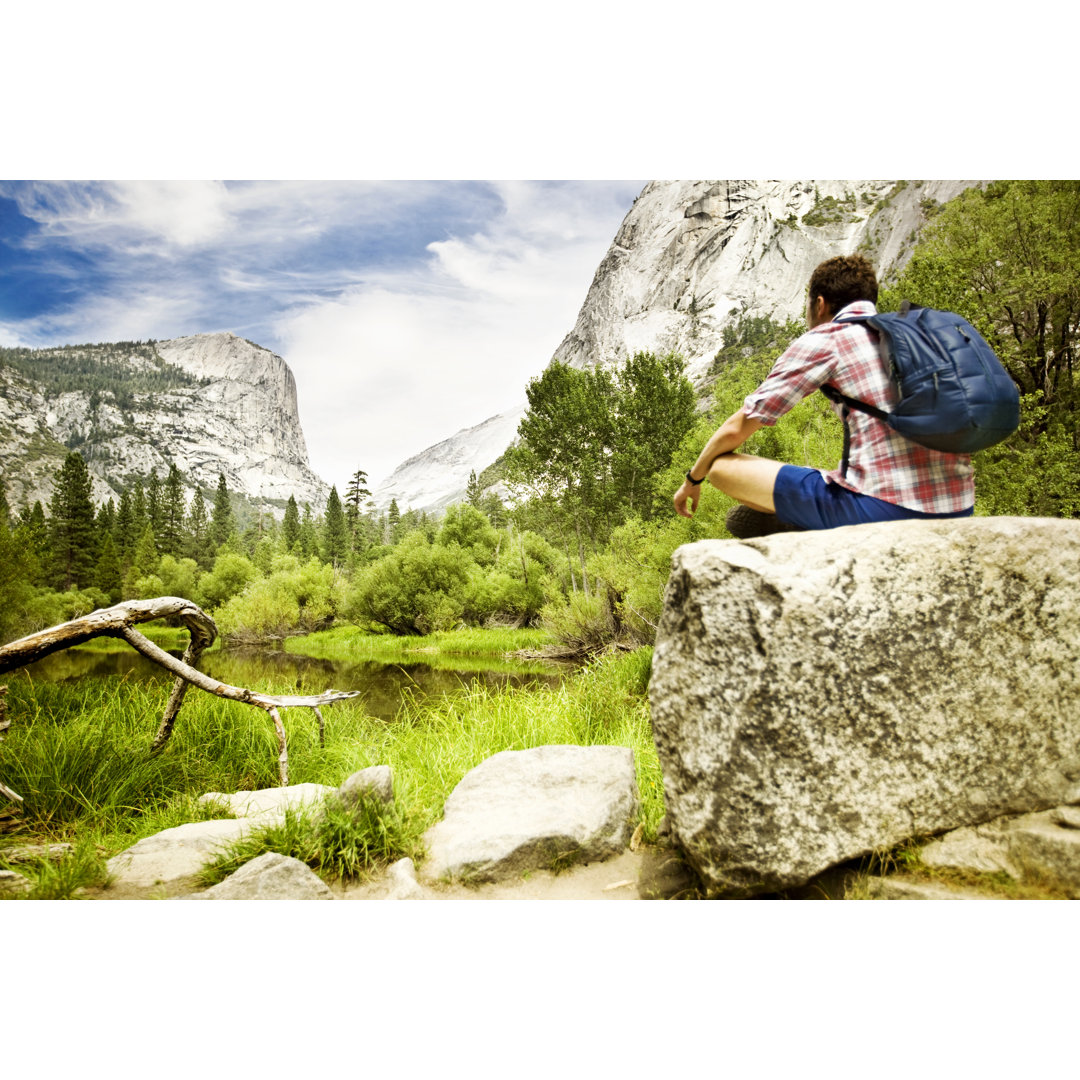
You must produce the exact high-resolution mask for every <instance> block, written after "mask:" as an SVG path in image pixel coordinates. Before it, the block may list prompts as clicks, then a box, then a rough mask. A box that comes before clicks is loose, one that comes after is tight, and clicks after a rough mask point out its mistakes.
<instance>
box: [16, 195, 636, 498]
mask: <svg viewBox="0 0 1080 1080" xmlns="http://www.w3.org/2000/svg"><path fill="white" fill-rule="evenodd" d="M644 184H645V181H644V180H612V181H605V180H585V181H505V180H504V181H421V180H411V181H314V180H295V181H239V182H230V181H219V180H137V181H120V180H114V181H94V182H89V181H83V182H77V181H44V182H42V181H37V182H35V181H0V345H4V346H9V347H10V346H27V347H31V348H40V347H43V346H47V345H61V344H77V343H84V342H106V341H108V342H111V341H130V340H145V339H148V338H153V339H155V340H166V339H169V338H174V337H182V336H185V335H188V334H199V333H209V332H216V331H222V330H231V331H232V332H233V333H235V334H237V335H239V336H240V337H245V338H248V339H250V340H251V341H254V342H256V343H258V344H260V345H263V346H265V347H266V348H269V349H271V350H272V351H274V352H276V353H278V354H279V355H281V356H283V357H284V358H285V360H286V361H287V362H288V364H289V366H290V367H291V368H292V370H293V374H294V375H295V377H296V382H297V396H298V400H299V409H300V420H301V424H302V425H303V429H304V433H305V437H306V439H307V445H308V452H309V457H310V460H311V464H312V467H313V468H314V469H315V471H316V472H317V473H318V474H319V475H320V476H322V477H323V478H324V479H325V480H326V481H327V482H328V483H332V484H336V485H337V486H338V488H339V489H342V488H343V487H344V485H345V483H346V481H347V480H348V478H349V477H350V476H351V475H352V473H353V472H355V471H356V470H357V469H363V470H364V471H365V472H367V474H368V477H369V479H370V480H371V481H373V483H378V482H379V481H380V480H381V479H383V478H385V477H386V476H387V475H388V474H389V473H390V472H391V471H392V470H393V469H394V468H395V466H397V465H398V464H400V463H401V462H402V461H404V460H405V459H406V458H408V457H410V456H411V455H413V454H415V453H417V452H419V451H420V450H423V449H425V448H426V447H428V446H431V445H433V444H434V443H436V442H439V441H440V440H442V439H444V438H447V437H448V436H450V435H452V434H454V433H455V432H457V431H459V430H461V429H462V428H465V427H470V426H472V425H474V424H478V423H480V422H482V421H483V420H486V419H487V418H488V417H490V416H493V415H495V414H496V413H498V412H502V411H504V410H506V409H508V408H511V407H512V406H514V405H517V404H519V403H521V402H523V401H524V400H525V386H526V384H527V382H528V380H529V379H530V378H532V377H533V376H536V375H539V374H540V372H541V371H543V369H544V367H545V366H546V365H547V363H548V362H549V361H550V359H551V356H552V354H553V352H554V350H555V349H556V347H557V346H558V345H559V343H560V342H561V341H562V339H563V337H564V336H565V335H566V334H567V333H568V332H569V331H570V330H571V329H572V328H573V326H574V322H575V320H576V318H577V314H578V310H579V309H580V307H581V304H582V302H583V301H584V299H585V295H586V293H587V291H588V288H589V284H590V283H591V281H592V276H593V274H594V272H595V270H596V268H597V266H598V264H599V262H600V260H601V259H602V258H603V256H604V254H605V253H606V251H607V249H608V247H609V246H610V244H611V241H612V239H613V238H614V236H615V233H616V231H617V230H618V227H619V225H620V223H621V222H622V220H623V218H624V217H625V215H626V213H627V211H628V210H629V209H630V207H631V205H632V203H633V201H634V199H635V197H636V196H637V195H638V193H639V192H640V191H641V189H642V187H643V186H644Z"/></svg>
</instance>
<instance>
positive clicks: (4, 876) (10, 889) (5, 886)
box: [0, 870, 33, 900]
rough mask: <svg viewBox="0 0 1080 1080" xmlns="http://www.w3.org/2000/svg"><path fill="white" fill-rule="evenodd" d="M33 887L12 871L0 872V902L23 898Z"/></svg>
mask: <svg viewBox="0 0 1080 1080" xmlns="http://www.w3.org/2000/svg"><path fill="white" fill-rule="evenodd" d="M31 888H33V886H32V885H31V884H30V881H29V880H28V879H27V878H25V877H23V875H22V874H18V873H16V872H15V871H14V870H0V900H16V899H18V898H19V897H20V896H25V895H26V894H27V893H28V892H29V891H30V890H31Z"/></svg>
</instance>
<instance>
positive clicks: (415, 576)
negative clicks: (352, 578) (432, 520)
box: [346, 531, 476, 634]
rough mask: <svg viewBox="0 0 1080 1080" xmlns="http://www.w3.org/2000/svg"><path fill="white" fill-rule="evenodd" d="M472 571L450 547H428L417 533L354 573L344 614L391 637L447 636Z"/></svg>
mask: <svg viewBox="0 0 1080 1080" xmlns="http://www.w3.org/2000/svg"><path fill="white" fill-rule="evenodd" d="M475 566H476V563H475V562H474V560H473V559H472V557H471V556H470V555H469V554H468V553H467V552H466V551H465V550H464V549H463V548H460V547H458V546H457V545H456V544H454V545H452V546H450V547H443V546H441V545H439V544H431V543H429V542H428V539H427V537H426V536H424V534H423V533H421V532H419V531H417V532H412V533H410V534H409V535H408V536H407V537H405V539H404V540H402V541H401V543H400V544H398V546H397V547H396V548H394V550H393V551H392V552H391V553H390V554H389V555H386V556H384V557H383V558H381V559H379V560H378V561H377V562H375V563H372V564H371V565H370V566H368V567H365V568H364V569H363V570H362V571H361V572H360V573H359V575H358V576H357V578H356V582H355V584H354V586H353V589H352V592H351V593H350V595H349V599H348V602H347V605H346V614H347V615H348V617H349V618H352V619H356V620H359V621H362V622H371V623H375V624H376V625H378V626H384V627H385V628H386V629H387V630H389V631H391V632H392V633H395V634H432V633H435V632H436V631H439V630H451V629H453V628H454V627H455V626H456V625H457V624H458V622H459V621H460V620H461V618H462V616H463V615H464V613H465V603H466V597H467V596H468V593H469V582H470V572H471V571H472V569H473V567H475Z"/></svg>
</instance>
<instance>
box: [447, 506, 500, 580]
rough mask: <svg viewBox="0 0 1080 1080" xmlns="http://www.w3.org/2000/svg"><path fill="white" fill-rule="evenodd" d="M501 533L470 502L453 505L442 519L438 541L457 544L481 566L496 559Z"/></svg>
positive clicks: (489, 563)
mask: <svg viewBox="0 0 1080 1080" xmlns="http://www.w3.org/2000/svg"><path fill="white" fill-rule="evenodd" d="M498 542H499V535H498V533H496V531H495V530H494V529H493V528H492V526H491V522H489V521H488V519H487V517H485V515H484V514H483V513H481V512H480V511H479V510H477V509H476V508H475V507H474V506H470V505H469V504H468V503H458V504H457V505H455V506H451V507H450V508H449V509H448V510H447V511H446V514H445V516H444V517H443V520H442V525H441V526H440V528H439V532H438V535H437V537H436V543H439V544H441V545H442V546H443V547H449V546H450V545H452V544H456V545H457V546H458V547H460V548H463V549H464V550H465V551H467V552H468V553H469V555H470V556H471V557H472V558H473V559H474V560H475V561H476V562H477V563H479V564H480V565H481V566H490V565H491V564H492V563H494V561H495V549H496V547H497V545H498Z"/></svg>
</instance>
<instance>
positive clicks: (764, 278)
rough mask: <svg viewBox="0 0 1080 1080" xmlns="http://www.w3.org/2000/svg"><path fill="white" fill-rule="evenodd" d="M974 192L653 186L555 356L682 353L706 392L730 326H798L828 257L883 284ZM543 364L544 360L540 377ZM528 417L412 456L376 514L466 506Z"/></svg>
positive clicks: (930, 183)
mask: <svg viewBox="0 0 1080 1080" xmlns="http://www.w3.org/2000/svg"><path fill="white" fill-rule="evenodd" d="M977 183H980V181H975V180H925V181H923V180H913V181H897V180H876V181H875V180H865V181H863V180H855V181H846V180H799V181H783V180H657V181H653V182H651V183H650V184H648V185H647V186H646V187H645V189H644V190H643V191H642V192H641V194H640V195H639V196H638V197H637V199H636V200H635V202H634V205H633V207H632V208H631V209H630V212H629V213H628V214H627V215H626V218H625V220H624V221H623V223H622V226H621V227H620V228H619V231H618V233H617V234H616V236H615V239H614V241H613V242H612V245H611V247H610V249H609V250H608V253H607V254H606V255H605V256H604V258H603V260H602V261H601V263H600V266H599V267H598V268H597V271H596V275H595V277H594V278H593V282H592V285H591V287H590V288H589V291H588V294H587V295H586V297H585V302H584V303H583V304H582V307H581V311H580V313H579V314H578V318H577V322H576V323H575V325H574V328H573V329H572V330H571V331H570V333H569V334H568V335H567V336H566V338H565V339H564V340H563V342H562V343H561V344H560V345H559V347H558V349H557V350H556V351H555V357H554V358H555V359H558V360H561V361H562V362H563V363H566V364H570V365H571V366H572V367H577V368H587V367H592V366H595V365H597V364H616V363H620V362H622V361H623V360H625V359H626V358H627V357H629V356H632V355H633V354H634V353H635V352H638V351H645V352H656V353H666V352H678V353H680V354H682V355H683V356H684V357H685V358H686V360H687V363H688V368H689V374H690V377H691V378H692V379H694V380H695V381H696V382H699V383H702V382H703V381H704V380H703V377H704V375H705V373H706V371H707V369H708V367H709V364H710V362H711V360H712V358H713V356H714V355H715V354H716V352H717V350H718V349H719V348H720V345H721V344H722V338H723V331H724V327H725V325H727V324H728V323H729V322H730V321H731V320H732V319H733V318H735V317H737V316H738V315H739V314H740V313H743V312H746V313H748V314H750V315H771V316H772V317H773V318H775V319H777V320H778V321H784V320H786V319H788V318H801V317H802V316H803V314H804V310H805V303H806V284H807V281H808V280H809V277H810V274H811V272H812V271H813V269H814V267H815V266H816V265H817V264H818V263H819V262H821V261H822V260H824V259H827V258H830V257H832V256H833V255H847V254H852V253H853V252H856V251H860V252H862V253H863V254H865V255H867V257H868V258H870V259H871V261H872V262H873V263H874V265H875V268H876V269H877V271H878V275H879V277H880V278H882V279H887V278H888V277H889V275H891V274H893V273H894V272H895V271H897V270H898V269H899V268H900V267H901V266H902V265H903V264H904V262H905V261H906V260H907V257H908V256H909V255H910V253H911V250H912V246H913V243H914V239H915V237H916V235H917V233H918V230H919V229H920V228H921V227H922V225H923V224H924V222H925V221H926V219H927V216H928V212H931V211H932V210H933V209H934V204H937V203H944V202H947V201H948V200H949V199H952V198H955V197H956V196H957V195H959V194H960V192H962V191H963V190H964V189H965V188H967V187H971V186H972V185H974V184H977ZM544 363H545V360H544V358H539V363H538V365H537V373H539V371H540V370H541V368H542V366H543V364H544ZM523 409H524V406H518V407H516V408H514V409H512V410H508V411H507V412H505V413H502V414H500V416H498V417H493V418H492V419H491V420H488V421H486V422H485V424H483V425H480V427H479V428H470V429H468V430H466V431H462V432H459V433H458V434H457V435H454V436H452V437H451V438H450V439H447V440H444V441H443V442H441V443H439V444H438V446H436V447H431V448H430V449H428V450H425V451H422V452H421V453H419V454H417V455H415V456H414V457H412V458H410V459H409V460H408V461H407V462H405V463H404V464H403V465H400V466H399V467H398V468H397V469H396V470H395V471H394V473H393V474H392V475H391V476H390V477H389V478H388V479H387V480H386V481H385V482H384V483H383V484H381V485H380V487H379V488H378V489H377V491H376V492H375V500H376V503H377V505H379V506H384V507H385V506H386V505H388V504H389V502H390V499H391V498H396V499H397V501H398V505H399V506H400V507H401V509H403V510H404V509H405V508H406V507H408V506H412V507H414V508H415V509H433V508H438V507H442V506H446V505H448V504H449V503H451V502H453V501H456V500H457V499H460V498H461V497H462V495H463V493H464V490H465V483H466V481H467V480H468V476H469V471H470V469H475V471H476V472H477V474H479V473H480V472H481V471H482V470H483V469H484V468H486V467H487V466H488V465H490V464H491V463H492V462H493V461H494V460H495V458H496V457H498V455H499V453H501V452H502V451H503V450H504V449H505V448H506V447H507V446H509V445H510V443H511V442H512V441H513V439H514V436H515V434H516V432H517V423H518V420H519V419H520V416H521V414H522V411H523ZM481 428H482V429H483V432H484V438H483V439H482V440H481V439H478V438H476V433H477V432H478V431H479V430H480V429H481ZM493 450H494V452H492V451H493ZM421 478H422V479H421Z"/></svg>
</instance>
